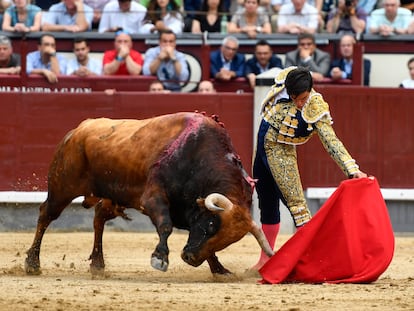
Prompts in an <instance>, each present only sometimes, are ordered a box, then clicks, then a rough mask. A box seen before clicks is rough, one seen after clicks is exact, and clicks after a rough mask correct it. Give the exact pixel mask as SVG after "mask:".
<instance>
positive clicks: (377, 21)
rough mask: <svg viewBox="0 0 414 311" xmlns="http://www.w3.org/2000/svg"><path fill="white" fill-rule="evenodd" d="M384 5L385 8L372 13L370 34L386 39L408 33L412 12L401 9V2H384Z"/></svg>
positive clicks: (391, 0)
mask: <svg viewBox="0 0 414 311" xmlns="http://www.w3.org/2000/svg"><path fill="white" fill-rule="evenodd" d="M383 5H384V7H383V8H381V9H377V10H374V11H372V13H371V17H370V21H369V33H372V34H379V35H381V36H384V37H388V36H392V35H398V34H406V33H408V27H409V25H410V22H411V16H412V13H411V11H410V10H408V9H405V8H401V7H400V0H384V3H383Z"/></svg>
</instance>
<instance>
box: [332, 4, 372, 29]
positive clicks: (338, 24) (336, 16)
mask: <svg viewBox="0 0 414 311" xmlns="http://www.w3.org/2000/svg"><path fill="white" fill-rule="evenodd" d="M357 4H358V0H339V1H338V7H337V8H334V9H333V10H332V11H331V12H330V13H329V16H328V22H327V24H326V30H327V32H329V33H346V32H347V33H354V34H358V35H359V34H362V33H363V32H364V31H365V25H366V22H367V14H366V13H365V11H364V10H363V9H361V8H358V7H357Z"/></svg>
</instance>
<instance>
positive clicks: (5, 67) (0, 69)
mask: <svg viewBox="0 0 414 311" xmlns="http://www.w3.org/2000/svg"><path fill="white" fill-rule="evenodd" d="M20 69H21V67H20V55H19V54H15V53H13V47H12V44H11V41H10V39H9V38H7V37H6V36H0V74H2V75H3V74H7V75H18V74H20Z"/></svg>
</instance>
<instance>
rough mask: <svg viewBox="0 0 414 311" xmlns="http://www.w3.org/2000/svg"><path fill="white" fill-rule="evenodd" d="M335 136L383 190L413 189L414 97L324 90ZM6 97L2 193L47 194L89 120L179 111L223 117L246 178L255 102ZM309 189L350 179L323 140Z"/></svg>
mask: <svg viewBox="0 0 414 311" xmlns="http://www.w3.org/2000/svg"><path fill="white" fill-rule="evenodd" d="M317 90H318V91H320V92H321V93H322V94H324V98H325V99H326V100H327V101H328V103H329V104H330V108H331V114H332V117H333V120H334V128H335V130H336V133H337V135H338V137H339V138H340V139H341V140H342V141H343V143H344V144H345V146H346V147H347V149H348V150H349V152H350V153H351V155H352V156H353V157H354V158H355V159H357V161H358V163H359V164H360V166H361V168H362V169H363V170H364V171H366V172H367V173H369V174H372V175H374V176H376V177H377V179H378V182H379V184H380V186H381V187H384V188H414V178H413V176H414V166H413V165H411V162H412V161H413V155H414V131H413V125H412V116H413V115H414V105H412V104H411V101H412V97H413V91H412V90H407V89H382V88H365V87H356V86H335V85H318V86H317ZM0 95H1V114H0V161H1V165H0V190H45V189H46V176H47V168H48V165H49V162H50V160H51V157H52V153H53V150H54V149H55V146H56V144H57V143H58V142H59V140H60V139H61V138H62V137H63V136H64V134H65V133H66V132H67V131H68V130H70V129H71V128H73V127H76V126H77V125H78V124H79V123H80V122H81V121H82V120H84V119H86V118H94V117H103V116H105V117H111V118H138V119H139V118H146V117H152V116H156V115H160V114H165V113H172V112H178V111H195V110H199V111H206V112H207V114H218V115H219V116H220V119H221V120H222V121H223V122H224V123H225V125H226V128H227V129H228V131H229V133H230V136H231V138H232V140H233V143H234V145H235V148H236V150H237V152H238V153H239V154H240V156H241V158H242V161H243V164H244V166H245V168H246V170H247V171H249V172H250V169H251V158H252V150H253V143H252V141H253V135H254V133H253V94H252V93H244V94H235V93H218V94H215V95H207V94H203V95H200V94H193V93H190V94H174V93H170V94H151V93H147V92H127V93H123V92H117V93H115V94H114V95H112V96H111V95H106V94H105V93H103V92H93V93H90V94H75V93H48V94H45V93H23V92H6V93H0ZM298 161H299V166H300V171H301V177H302V182H303V186H304V187H305V188H308V187H334V186H337V185H338V184H339V183H340V182H341V181H342V180H343V179H344V178H346V177H345V176H344V174H343V173H342V172H341V171H340V169H339V168H338V167H337V165H336V164H335V163H334V162H333V160H332V159H331V158H330V157H329V155H328V154H327V152H326V151H325V150H324V149H323V147H322V144H321V143H320V141H319V139H318V138H317V137H314V138H313V139H311V141H310V142H309V143H307V144H305V145H302V146H298Z"/></svg>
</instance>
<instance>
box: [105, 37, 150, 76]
mask: <svg viewBox="0 0 414 311" xmlns="http://www.w3.org/2000/svg"><path fill="white" fill-rule="evenodd" d="M132 47H133V44H132V38H131V36H130V35H129V34H128V33H127V32H125V31H123V30H120V31H118V32H117V33H116V34H115V42H114V49H113V50H109V51H105V53H104V56H103V73H104V74H105V75H131V76H137V75H139V74H140V73H141V70H142V64H143V59H142V55H141V54H140V53H139V52H138V51H135V50H133V49H132Z"/></svg>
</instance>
